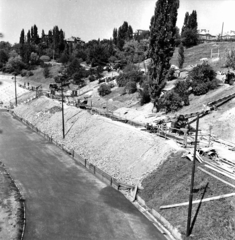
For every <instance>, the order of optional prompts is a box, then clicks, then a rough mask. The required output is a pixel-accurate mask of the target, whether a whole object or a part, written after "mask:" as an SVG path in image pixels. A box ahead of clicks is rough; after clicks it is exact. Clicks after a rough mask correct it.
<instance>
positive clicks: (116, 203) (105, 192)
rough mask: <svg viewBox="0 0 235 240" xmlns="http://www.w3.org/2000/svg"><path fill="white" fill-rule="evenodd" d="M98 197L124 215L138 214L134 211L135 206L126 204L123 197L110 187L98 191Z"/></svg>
mask: <svg viewBox="0 0 235 240" xmlns="http://www.w3.org/2000/svg"><path fill="white" fill-rule="evenodd" d="M100 197H102V198H103V200H104V202H105V203H106V204H107V205H109V206H110V207H112V208H116V209H118V210H121V211H123V212H125V213H132V214H137V215H138V213H137V212H136V211H135V210H136V208H135V206H133V205H132V204H131V203H130V202H128V203H127V202H126V198H125V196H124V195H122V194H121V193H119V192H117V191H116V190H115V189H113V188H112V187H110V186H108V187H105V188H103V189H102V190H101V191H100Z"/></svg>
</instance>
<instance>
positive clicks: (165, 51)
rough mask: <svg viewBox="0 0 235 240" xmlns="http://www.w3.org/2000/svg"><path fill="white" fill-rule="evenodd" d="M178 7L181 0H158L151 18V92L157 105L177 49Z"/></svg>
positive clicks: (152, 99) (152, 98)
mask: <svg viewBox="0 0 235 240" xmlns="http://www.w3.org/2000/svg"><path fill="white" fill-rule="evenodd" d="M178 8H179V0H158V1H157V2H156V7H155V13H154V16H153V17H152V19H151V24H150V42H149V52H148V55H149V57H150V58H151V59H152V64H151V68H150V82H149V93H150V97H151V101H152V102H153V103H154V106H155V107H157V105H158V98H159V97H160V94H161V91H162V89H163V88H164V87H165V84H166V81H167V79H166V77H167V73H168V71H169V69H170V60H171V57H172V56H173V53H174V49H175V35H176V21H177V15H178ZM157 110H159V109H157Z"/></svg>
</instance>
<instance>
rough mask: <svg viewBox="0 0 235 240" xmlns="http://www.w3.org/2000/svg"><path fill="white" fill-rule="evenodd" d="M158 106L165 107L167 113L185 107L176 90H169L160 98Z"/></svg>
mask: <svg viewBox="0 0 235 240" xmlns="http://www.w3.org/2000/svg"><path fill="white" fill-rule="evenodd" d="M158 106H159V107H160V108H165V110H166V113H168V112H176V111H177V110H179V109H180V108H182V107H183V104H182V99H181V97H180V96H179V94H178V93H176V92H174V91H169V92H167V93H165V94H164V95H163V97H161V98H160V99H159V100H158Z"/></svg>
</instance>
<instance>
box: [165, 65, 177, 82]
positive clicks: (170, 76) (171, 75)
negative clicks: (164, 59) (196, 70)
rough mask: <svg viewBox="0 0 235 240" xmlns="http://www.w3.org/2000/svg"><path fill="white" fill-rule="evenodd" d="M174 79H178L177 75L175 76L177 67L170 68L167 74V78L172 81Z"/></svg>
mask: <svg viewBox="0 0 235 240" xmlns="http://www.w3.org/2000/svg"><path fill="white" fill-rule="evenodd" d="M174 79H176V77H175V69H174V68H170V69H169V71H168V74H167V80H168V81H171V80H174Z"/></svg>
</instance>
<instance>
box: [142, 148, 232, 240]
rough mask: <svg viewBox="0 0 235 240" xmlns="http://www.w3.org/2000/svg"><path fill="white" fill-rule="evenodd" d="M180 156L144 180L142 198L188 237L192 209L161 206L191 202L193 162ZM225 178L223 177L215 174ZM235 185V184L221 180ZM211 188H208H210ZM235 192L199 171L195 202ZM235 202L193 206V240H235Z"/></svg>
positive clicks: (170, 158) (230, 200) (226, 200)
mask: <svg viewBox="0 0 235 240" xmlns="http://www.w3.org/2000/svg"><path fill="white" fill-rule="evenodd" d="M181 155H182V153H181V152H178V153H176V154H174V155H172V156H170V157H169V158H168V160H167V161H165V162H164V163H163V165H161V166H160V167H159V168H158V169H157V170H156V171H154V172H153V173H152V174H150V175H149V176H147V178H145V179H144V180H143V187H144V190H142V191H141V193H140V195H141V197H142V198H143V199H144V200H145V201H146V204H147V205H148V206H149V207H151V208H154V209H155V210H156V211H158V212H159V213H160V214H161V215H162V216H163V217H165V218H166V219H167V220H168V221H169V222H170V223H171V224H172V225H173V226H174V227H177V228H178V229H179V231H180V232H181V233H182V235H183V236H184V237H185V232H186V224H187V215H188V206H182V207H176V208H170V209H164V210H160V206H162V205H168V204H176V203H182V202H187V201H188V199H189V191H190V181H191V171H192V170H191V169H192V162H190V161H188V160H187V159H184V158H181ZM198 165H199V163H197V166H198ZM213 174H214V175H217V176H219V177H221V175H220V174H217V173H214V172H213ZM221 178H223V179H225V180H226V181H228V182H231V183H233V184H235V181H233V180H230V179H228V178H226V177H221ZM206 186H207V187H206ZM232 192H235V189H233V188H232V187H230V186H227V185H225V184H224V183H222V182H220V181H218V180H217V179H214V178H213V177H211V176H209V175H207V174H206V173H204V172H202V171H200V170H199V169H197V168H196V173H195V183H194V195H193V199H194V200H196V199H201V198H202V195H203V194H204V198H209V197H212V196H218V195H223V194H228V193H232ZM234 208H235V198H234V197H230V198H226V199H221V200H214V201H210V202H205V203H202V204H201V205H200V206H199V204H193V210H192V223H193V229H192V234H191V237H190V238H189V239H194V240H199V239H200V240H209V239H210V240H212V239H213V240H221V239H227V240H230V239H231V240H232V239H235V215H234V213H235V210H234Z"/></svg>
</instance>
